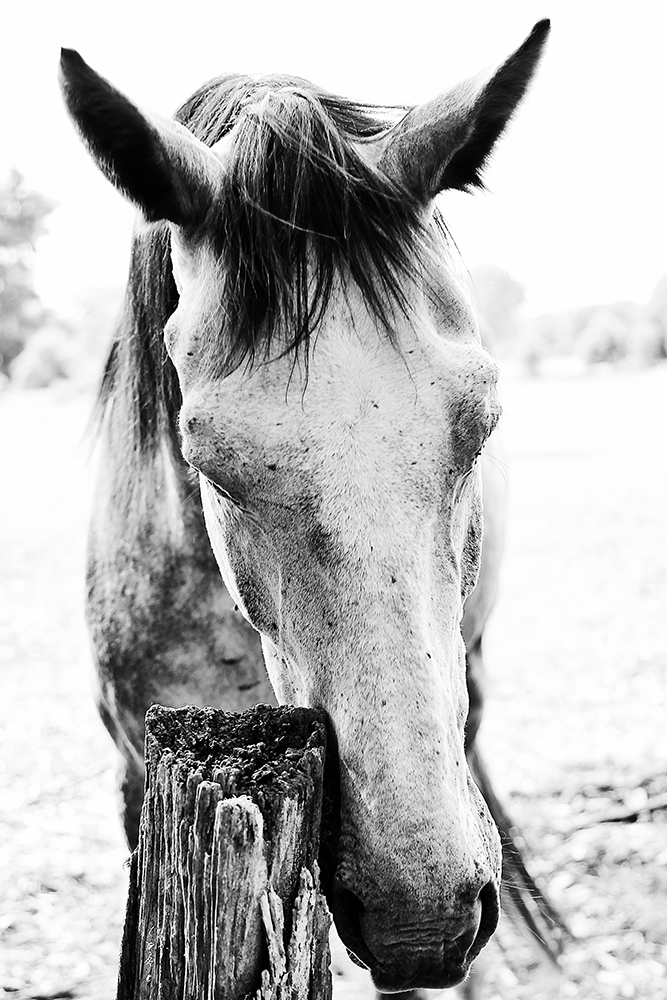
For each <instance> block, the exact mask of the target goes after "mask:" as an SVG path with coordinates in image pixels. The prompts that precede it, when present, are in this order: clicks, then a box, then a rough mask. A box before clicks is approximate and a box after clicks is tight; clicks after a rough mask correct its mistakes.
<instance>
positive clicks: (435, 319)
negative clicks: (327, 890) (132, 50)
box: [63, 22, 548, 992]
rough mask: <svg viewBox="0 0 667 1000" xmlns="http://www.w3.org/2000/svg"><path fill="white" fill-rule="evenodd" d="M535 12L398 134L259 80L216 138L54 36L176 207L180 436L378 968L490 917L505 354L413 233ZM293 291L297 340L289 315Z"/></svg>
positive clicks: (421, 228)
mask: <svg viewBox="0 0 667 1000" xmlns="http://www.w3.org/2000/svg"><path fill="white" fill-rule="evenodd" d="M547 31H548V24H547V23H546V22H543V23H541V24H540V25H537V26H536V28H535V29H534V30H533V32H532V33H531V35H530V36H529V38H528V39H527V40H526V42H524V44H523V45H522V46H521V47H520V48H519V49H518V50H517V51H516V52H515V53H514V54H513V55H512V56H510V58H509V59H508V60H507V61H506V62H505V63H504V64H503V65H502V66H501V67H500V69H499V70H498V71H497V72H496V73H495V74H494V75H491V76H490V77H488V78H485V79H481V80H477V81H472V82H468V83H466V84H463V85H461V86H459V87H457V88H455V89H454V90H452V91H450V92H449V93H447V94H445V95H443V96H442V97H440V98H437V99H436V100H435V101H432V102H430V103H428V104H426V105H423V106H421V107H418V108H415V109H413V110H412V111H410V112H409V113H408V114H407V115H406V116H405V117H404V118H402V119H401V121H400V122H398V124H397V125H396V126H395V127H394V128H392V129H390V130H388V131H386V132H382V131H381V126H377V128H375V131H374V132H373V130H372V129H371V132H370V133H369V130H368V117H367V115H365V113H360V112H359V110H358V106H354V107H356V111H355V110H354V108H353V106H352V105H350V104H348V105H347V106H344V102H341V101H340V99H337V98H332V97H331V96H330V95H329V97H328V98H327V97H326V95H324V96H323V94H322V92H321V91H317V90H316V89H315V88H311V92H310V93H305V92H304V85H303V81H301V82H298V83H296V84H295V83H290V84H288V85H286V84H285V81H284V79H283V80H281V81H276V79H275V78H271V79H270V80H267V81H266V82H265V83H262V84H261V85H255V84H248V83H247V81H246V83H245V84H244V86H248V87H249V88H250V89H249V91H248V92H247V94H246V98H247V99H246V98H243V99H241V98H239V97H238V93H236V92H235V95H236V96H234V95H233V101H236V103H235V104H233V107H231V106H230V107H231V110H230V107H228V108H226V110H225V112H224V115H223V116H222V117H224V121H225V122H227V123H229V122H231V121H233V120H235V121H236V122H237V123H236V124H234V125H233V127H232V126H230V127H229V128H226V132H227V133H228V134H227V137H226V138H225V139H223V140H222V141H221V142H220V143H219V144H218V145H217V147H216V148H214V149H209V148H208V147H207V146H205V145H204V143H203V142H200V141H199V140H198V139H196V138H195V137H194V136H193V135H192V134H191V133H190V132H189V131H188V130H187V129H185V128H183V127H182V126H179V125H177V124H175V123H173V122H169V121H165V120H164V119H161V118H158V117H157V116H154V115H143V114H142V113H141V112H140V111H139V110H138V109H137V108H136V107H135V106H134V105H132V104H131V103H130V102H129V101H128V100H127V99H126V98H124V97H123V95H121V94H119V93H118V92H117V91H116V90H115V89H114V88H112V87H111V86H110V85H109V84H107V83H106V82H105V81H103V80H101V79H100V78H99V77H97V75H96V74H95V73H93V71H92V70H90V69H89V67H87V66H86V65H85V63H83V61H82V60H81V59H80V57H79V56H77V55H76V54H73V53H69V54H67V53H66V54H65V55H64V61H63V76H64V92H65V98H66V101H67V104H68V108H69V110H70V113H71V114H72V117H73V118H74V120H75V122H76V124H77V126H78V128H79V129H80V131H81V132H82V135H83V137H84V139H85V141H86V142H87V144H88V145H89V147H90V149H91V152H92V154H93V156H94V157H95V159H96V160H97V162H98V164H99V166H100V167H101V169H102V170H104V171H105V173H107V175H108V176H109V177H110V178H111V179H112V181H113V182H114V183H115V184H116V185H117V186H118V187H119V188H120V189H121V190H122V191H123V192H124V193H125V194H126V195H127V196H128V197H130V198H131V199H132V200H133V201H135V202H136V203H137V204H138V205H139V206H140V208H141V209H142V211H143V213H144V216H145V217H146V218H148V219H149V220H152V221H160V220H162V221H163V222H165V221H166V222H169V223H171V226H172V256H173V269H174V275H175V278H176V281H177V285H178V291H179V302H178V307H177V309H176V310H175V312H174V313H173V315H172V316H171V318H170V320H169V322H168V324H167V327H166V329H165V340H166V344H167V348H168V351H169V353H170V356H171V358H172V361H173V364H174V366H175V368H176V370H177V373H178V376H179V380H180V385H181V392H182V398H183V405H182V411H181V414H180V429H181V439H182V448H183V454H184V456H185V458H186V459H187V461H188V462H189V463H190V464H191V465H192V466H193V467H194V468H195V469H197V470H198V471H199V473H200V479H201V488H202V497H203V503H204V511H205V517H206V524H207V528H208V532H209V537H210V540H211V544H212V547H213V550H214V552H215V555H216V558H217V561H218V564H219V567H220V571H221V573H222V576H223V578H224V580H225V582H226V584H227V587H228V588H229V591H230V593H231V594H232V595H233V597H234V598H235V600H236V602H237V604H238V608H239V611H240V612H241V613H243V614H244V615H245V616H246V617H247V619H248V620H249V621H250V622H251V623H252V624H253V625H254V626H255V628H256V629H257V630H258V631H259V632H260V634H261V636H262V643H263V647H264V653H265V657H266V663H267V667H268V670H269V674H270V677H271V680H272V682H273V685H274V687H275V690H276V693H277V695H278V697H279V698H280V699H281V700H282V701H284V702H291V703H296V704H302V705H310V706H318V707H322V708H324V709H325V710H326V711H327V712H328V715H329V718H330V719H331V723H332V731H333V735H334V737H335V742H336V744H337V749H338V757H339V764H340V795H341V830H340V838H339V843H338V854H337V859H336V864H337V867H336V871H335V876H334V880H333V889H332V898H333V909H334V917H335V919H336V924H337V926H338V929H339V931H340V933H341V936H342V938H343V940H344V942H345V943H346V944H347V945H348V947H349V948H350V949H351V950H352V951H353V952H354V953H355V954H356V956H357V957H358V958H359V959H360V961H362V962H363V963H365V964H366V965H367V966H369V968H370V969H371V972H372V974H373V978H374V980H375V983H376V985H377V986H378V987H379V988H380V989H381V990H384V991H389V992H392V991H401V990H410V989H413V988H417V987H435V988H438V987H446V986H451V985H453V984H454V983H456V982H458V981H459V980H460V979H461V978H463V976H464V975H465V974H466V972H467V970H468V968H469V965H470V962H471V960H472V959H473V958H474V957H475V955H476V954H477V953H478V951H479V950H480V948H481V947H482V946H483V944H484V943H485V942H486V940H487V939H488V938H489V936H490V935H491V933H492V932H493V930H494V928H495V925H496V921H497V914H498V903H497V887H498V880H499V870H500V850H499V843H498V836H497V833H496V831H495V828H494V827H493V824H492V822H491V819H490V817H489V815H488V812H487V810H486V806H485V805H484V803H483V801H482V799H481V796H480V794H479V792H478V790H477V788H476V786H475V785H474V783H473V781H472V779H471V776H470V773H469V770H468V766H467V763H466V758H465V754H464V745H463V731H464V724H465V719H466V713H467V697H466V683H465V650H464V647H463V641H462V638H461V632H460V622H461V614H462V607H463V601H464V599H465V597H466V595H467V594H468V593H469V591H470V589H471V588H472V586H473V584H474V582H475V579H476V574H477V569H478V563H479V555H480V543H481V520H482V519H481V503H480V483H479V473H478V468H477V463H476V458H477V456H478V455H479V452H480V450H481V448H482V446H483V443H484V441H485V439H486V437H487V436H488V434H489V433H490V431H491V429H492V427H493V425H494V423H495V420H496V418H497V414H498V407H497V403H496V400H495V389H494V386H495V367H494V365H493V363H492V361H491V360H490V358H489V357H488V356H487V355H486V354H485V352H484V351H483V350H482V349H481V347H480V344H479V341H478V337H477V334H476V331H475V326H474V323H473V322H472V319H471V316H470V310H469V307H468V304H467V302H466V298H465V295H464V294H463V292H462V288H461V284H460V283H459V282H458V281H457V279H456V277H455V276H454V275H453V273H452V270H451V267H450V266H449V264H448V263H447V261H446V260H445V261H441V262H440V263H436V262H435V258H434V256H433V255H432V254H431V253H430V251H428V252H425V253H421V252H420V251H419V247H420V246H423V245H424V241H426V242H428V226H429V223H428V219H429V215H430V212H431V210H432V203H433V198H434V197H435V195H437V194H438V192H440V191H443V190H445V189H447V188H458V189H469V188H472V187H475V186H476V185H479V184H480V183H481V182H480V170H481V168H482V166H483V164H484V162H485V161H486V159H487V157H488V155H489V154H490V152H491V149H492V147H493V145H494V143H495V141H496V140H497V138H498V137H499V135H500V134H501V132H502V130H503V127H504V125H505V124H506V122H507V121H508V120H509V118H510V117H511V115H512V113H513V112H514V110H515V108H516V106H517V104H518V102H519V101H520V99H521V97H522V95H523V93H524V92H525V90H526V87H527V85H528V82H529V80H530V78H531V76H532V73H533V70H534V68H535V65H536V63H537V60H538V57H539V54H540V51H541V49H542V46H543V43H544V40H545V38H546V34H547ZM258 86H259V88H260V90H261V94H259V92H258V91H257V87H258ZM276 91H278V93H276ZM199 96H201V95H199ZM327 100H328V104H327ZM198 101H199V99H198V98H196V99H195V100H194V104H193V108H194V111H193V114H195V115H196V114H197V113H199V112H198V110H197V109H199V110H201V108H202V107H204V105H205V102H204V103H203V104H202V103H198ZM315 107H317V109H318V110H317V112H316V113H314V114H313V113H312V112H313V108H315ZM326 108H328V111H327V110H326ZM323 109H324V110H323ZM288 112H289V115H291V118H289V119H285V118H284V117H283V118H281V115H283V114H287V113H288ZM354 114H356V115H357V119H356V121H357V126H356V128H357V130H356V132H355V133H354V135H352V134H351V133H350V129H349V127H348V126H349V123H350V121H351V120H352V118H351V117H350V116H351V115H352V116H353V115H354ZM332 116H333V117H332ZM336 116H337V118H336ZM249 121H252V123H254V124H253V125H252V127H250V126H249V125H248V122H249ZM332 122H334V125H335V126H336V128H338V127H339V126H340V127H341V128H342V133H344V134H342V135H338V134H336V130H335V128H334V125H332ZM244 123H245V124H244ZM267 129H268V131H267ZM369 134H373V138H372V139H369V138H368V136H369ZM267 136H268V138H267ZM240 137H243V139H244V142H245V147H244V148H245V160H244V163H245V167H246V170H245V173H243V172H241V173H239V171H238V170H237V169H236V167H237V166H238V163H237V160H236V159H235V155H236V154H235V143H236V141H237V140H238V141H239V142H240ZM255 138H256V139H257V143H258V144H257V145H256V146H255V145H254V144H253V143H254V139H255ZM355 138H356V140H358V141H356V142H355ZM262 143H263V145H262ZM353 147H354V148H353ZM262 151H263V152H262ZM263 154H267V155H263ZM235 164H236V166H235ZM291 166H295V169H294V170H293V171H292V170H291ZM235 170H236V173H234V171H235ZM232 175H233V176H232ZM230 176H231V177H232V183H230ZM341 183H343V184H344V185H346V187H345V190H344V191H342V190H338V189H339V187H340V184H341ZM267 191H268V192H269V193H268V195H267ZM337 191H338V194H340V197H338V194H336V192H337ZM364 192H365V194H364ZM274 195H275V196H276V197H274ZM230 200H231V201H230ZM403 201H405V204H406V205H407V208H405V207H404V205H403ZM230 204H231V206H232V208H231V210H230ZM221 206H223V207H224V206H226V212H227V215H226V223H225V225H224V226H223V227H221V228H220V227H218V228H219V231H218V233H217V236H216V237H215V238H214V237H213V235H212V231H211V220H212V219H214V217H215V216H216V213H217V214H219V212H220V209H221ZM394 213H396V215H397V217H400V218H401V219H402V222H401V223H400V224H397V225H396V226H395V227H394V228H393V229H392V218H393V215H394ZM411 218H412V221H410V219H411ZM393 235H395V237H396V238H395V239H393ZM357 238H359V239H360V240H361V244H360V248H359V247H357V246H356V244H355V239H357ZM422 238H423V239H422ZM234 239H235V240H236V242H237V246H236V249H237V250H238V253H236V254H234V253H230V252H229V248H228V243H227V241H228V240H232V241H233V240H234ZM267 239H268V240H269V242H270V241H271V240H273V246H274V249H276V248H280V252H281V256H280V261H279V262H280V268H277V271H278V272H279V273H280V274H282V279H283V283H284V281H285V275H287V276H288V278H289V277H291V278H293V279H294V280H295V281H297V288H298V294H295V295H294V296H293V297H292V304H291V305H288V306H285V301H286V299H285V294H282V297H281V296H280V295H279V296H278V297H276V295H275V294H274V291H275V288H276V287H279V282H277V279H275V273H274V272H273V271H272V270H271V269H270V268H268V267H267V260H268V258H267V255H266V247H265V243H266V240H267ZM239 248H240V249H239ZM378 248H380V249H378ZM408 252H414V255H415V260H414V262H413V263H411V262H409V261H408V260H407V259H406V255H407V254H408ZM382 257H384V258H385V263H383V261H382V260H380V258H382ZM230 260H231V261H232V263H234V264H235V269H234V268H231V267H230ZM323 262H324V263H325V264H326V267H324V268H323V266H322V263H323ZM376 279H378V280H376ZM313 282H314V286H313ZM318 282H319V283H318ZM287 284H288V285H289V281H288V282H287ZM313 287H314V288H315V293H314V295H313V294H311V293H312V289H313ZM387 289H389V291H390V292H391V296H390V298H391V302H390V303H389V306H388V307H387V309H386V310H385V309H384V308H383V306H382V304H381V299H382V295H383V292H385V291H387ZM256 290H259V291H258V292H257V294H255V293H256ZM283 292H284V287H283ZM239 298H240V300H241V303H240V307H239V302H238V301H236V300H238V299H239ZM295 302H296V305H295V304H294V303H295ZM304 303H305V305H304ZM259 306H261V308H259ZM258 310H259V312H258ZM258 315H259V320H258V321H257V322H256V323H254V326H253V323H252V322H251V323H250V326H251V327H252V332H253V336H255V335H257V336H261V335H262V330H263V328H264V326H266V325H267V324H268V325H269V326H271V324H272V318H273V320H275V318H276V317H277V321H275V322H273V326H274V327H276V329H275V330H274V333H275V336H274V337H273V339H272V340H267V341H266V343H265V345H264V346H265V348H266V349H265V350H264V351H263V352H262V356H261V357H256V356H255V358H254V360H255V363H254V364H251V363H248V364H245V365H244V364H239V365H236V366H235V367H234V366H233V365H232V366H224V365H220V364H219V363H217V360H216V358H215V356H214V353H213V354H212V349H211V348H212V345H213V346H214V347H215V348H216V349H217V350H218V351H219V352H222V353H223V354H224V351H225V348H226V347H227V348H228V349H229V350H230V351H231V352H232V353H233V350H232V349H233V346H234V343H235V336H236V334H238V331H235V329H234V324H235V322H237V321H239V318H240V320H243V319H244V317H245V319H246V320H247V319H248V317H250V318H251V319H252V317H253V316H255V318H257V316H258ZM304 316H305V321H306V326H307V328H308V329H307V330H306V332H307V333H308V336H305V337H302V338H301V341H300V344H301V347H300V348H299V343H297V342H295V338H294V336H293V334H294V331H293V330H291V329H290V322H291V320H292V319H293V318H294V317H296V319H297V320H299V318H301V320H303V318H304ZM245 325H246V326H248V323H246V324H245ZM300 332H301V333H303V332H304V330H303V329H301V331H300ZM230 338H231V340H230ZM250 342H251V343H253V344H254V341H252V339H251V341H250ZM246 357H249V358H250V360H251V361H252V360H253V351H250V353H249V354H248V352H247V351H246ZM241 360H243V359H241Z"/></svg>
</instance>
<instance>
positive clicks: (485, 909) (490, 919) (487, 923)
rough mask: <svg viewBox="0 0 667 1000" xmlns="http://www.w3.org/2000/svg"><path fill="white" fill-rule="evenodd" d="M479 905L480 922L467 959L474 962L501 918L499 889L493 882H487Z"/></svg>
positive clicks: (478, 899) (479, 897)
mask: <svg viewBox="0 0 667 1000" xmlns="http://www.w3.org/2000/svg"><path fill="white" fill-rule="evenodd" d="M477 901H478V904H479V920H478V923H477V929H476V933H475V935H474V937H473V939H472V941H471V943H470V945H469V947H468V953H467V955H466V959H467V961H469V962H472V960H473V959H474V958H476V957H477V956H478V955H479V953H480V951H481V950H482V948H483V947H484V945H485V944H486V943H487V941H488V940H489V938H490V937H491V935H492V934H493V932H494V931H495V929H496V927H497V926H498V918H499V916H500V906H499V903H498V889H497V888H496V886H495V885H494V883H493V882H487V883H486V885H485V886H484V887H483V888H482V889H481V891H480V893H479V896H478V897H477Z"/></svg>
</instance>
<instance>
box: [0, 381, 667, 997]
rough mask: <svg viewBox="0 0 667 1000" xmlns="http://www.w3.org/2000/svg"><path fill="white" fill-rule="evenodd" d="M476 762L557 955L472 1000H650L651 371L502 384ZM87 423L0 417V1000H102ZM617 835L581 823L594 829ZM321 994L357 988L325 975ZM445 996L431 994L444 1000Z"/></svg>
mask: <svg viewBox="0 0 667 1000" xmlns="http://www.w3.org/2000/svg"><path fill="white" fill-rule="evenodd" d="M503 395H504V402H505V417H504V433H505V442H506V462H505V464H506V469H507V475H508V478H509V482H510V489H511V517H510V524H509V537H508V546H507V558H506V563H505V570H504V576H503V587H502V594H501V597H500V600H499V603H498V606H497V609H496V612H495V614H494V618H493V621H492V623H491V626H490V628H489V630H488V635H487V640H486V656H487V667H488V674H489V699H488V710H487V715H486V719H485V722H484V729H483V745H484V749H485V752H486V755H487V758H488V762H489V768H490V770H491V772H492V775H493V778H494V781H495V782H496V784H497V787H498V790H499V791H500V792H501V793H502V796H503V797H504V798H505V801H506V803H507V805H508V806H509V809H510V811H511V812H512V813H513V815H514V816H515V818H516V820H517V822H518V823H519V824H520V825H521V826H522V827H523V829H524V832H525V835H526V838H527V840H528V842H529V844H530V846H531V849H532V854H533V858H534V861H533V864H534V867H535V870H536V871H537V872H538V873H540V875H541V876H542V879H543V881H544V882H545V883H546V884H547V885H548V887H549V891H550V893H551V896H552V897H553V899H554V901H555V902H556V903H557V904H558V906H559V907H560V908H561V909H562V911H563V913H564V914H565V916H566V919H567V920H568V922H569V925H570V927H571V930H572V932H573V935H574V940H573V942H572V943H571V945H570V946H569V948H568V951H567V954H566V956H565V959H564V961H563V968H562V970H561V971H560V972H556V971H555V970H552V969H551V968H550V967H549V966H548V964H546V963H544V962H542V961H541V960H540V958H539V955H538V954H537V952H536V951H535V950H534V948H533V947H532V946H531V945H529V944H528V943H526V941H525V940H524V939H523V938H522V937H521V936H519V935H518V934H517V933H516V932H515V931H513V930H512V928H511V927H509V926H507V925H505V926H503V928H502V929H501V931H500V932H499V934H498V935H497V938H496V940H495V941H494V943H492V944H491V945H490V946H489V948H488V949H487V950H486V958H485V967H486V982H485V985H484V998H485V1000H498V998H500V1000H516V998H518V1000H529V998H530V1000H540V998H542V997H544V998H561V997H562V998H581V1000H584V998H586V1000H598V998H600V1000H601V998H605V1000H606V998H609V1000H617V998H619V997H623V998H625V997H628V998H632V997H636V998H643V1000H667V810H666V809H664V808H662V809H655V810H651V808H650V807H651V805H652V804H653V802H654V800H655V799H656V798H657V797H658V796H660V795H664V793H665V792H667V509H666V501H665V498H666V497H667V459H666V454H665V427H666V425H667V368H666V367H662V368H656V369H652V370H650V371H645V372H627V373H623V374H610V373H601V374H598V375H596V376H586V377H583V376H580V377H549V378H540V379H533V380H530V379H522V378H511V379H507V380H506V384H505V385H504V391H503ZM88 409H89V400H88V399H87V398H84V397H80V396H74V395H72V394H71V393H69V391H68V390H67V389H66V388H62V389H60V390H42V391H34V392H31V393H24V394H13V393H10V392H7V391H6V392H4V394H2V395H0V455H1V456H2V463H3V475H2V478H1V480H0V482H1V488H0V741H1V742H2V747H1V751H0V858H1V863H0V997H12V998H15V1000H29V998H30V1000H41V998H43V1000H46V998H57V997H61V998H67V997H71V998H74V997H76V998H81V1000H83V998H90V1000H111V998H113V997H114V996H115V974H116V969H115V964H116V959H117V952H118V942H119V938H120V932H121V926H122V915H123V907H124V900H125V888H126V868H125V861H126V854H127V852H126V849H125V845H124V842H123V838H122V835H121V831H120V826H119V822H118V819H117V815H116V808H115V792H114V778H113V766H114V763H113V753H112V748H111V745H110V742H109V740H108V738H107V736H106V733H105V732H104V730H103V728H102V725H101V723H100V722H99V721H98V718H97V716H96V712H95V709H94V706H93V699H92V677H91V668H90V658H89V653H88V648H87V640H86V635H85V629H84V625H83V620H82V605H83V551H84V544H85V522H86V510H87V507H88V503H89V500H88V497H89V487H90V483H89V477H90V474H89V471H88V468H87V466H86V464H85V460H86V449H85V447H81V446H80V440H81V434H82V431H83V428H84V426H85V422H86V419H87V414H88ZM618 808H621V809H625V810H626V811H628V812H634V813H636V814H637V817H638V819H637V822H633V823H627V822H625V823H600V822H599V820H600V818H601V817H607V816H609V815H610V814H611V813H612V811H613V810H614V809H618ZM336 970H337V974H336V977H335V983H336V994H337V997H339V998H343V997H345V998H348V1000H360V998H361V997H362V996H364V995H369V994H368V991H367V987H366V986H365V985H364V983H363V982H362V981H360V980H359V978H358V977H355V976H352V975H351V974H350V972H349V969H348V967H347V966H346V965H345V964H344V963H343V962H342V961H341V962H340V963H338V964H337V966H336ZM445 996H452V994H451V993H450V994H448V993H445V994H443V1000H444V997H445Z"/></svg>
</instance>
